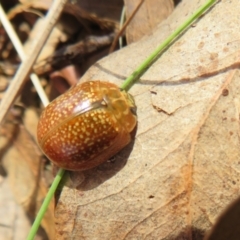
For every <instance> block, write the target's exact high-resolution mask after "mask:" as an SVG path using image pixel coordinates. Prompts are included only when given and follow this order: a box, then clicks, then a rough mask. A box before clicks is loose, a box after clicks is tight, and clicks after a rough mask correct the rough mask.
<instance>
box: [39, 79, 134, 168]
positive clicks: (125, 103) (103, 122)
mask: <svg viewBox="0 0 240 240" xmlns="http://www.w3.org/2000/svg"><path fill="white" fill-rule="evenodd" d="M135 110H136V106H135V103H134V100H133V98H132V96H131V95H130V94H128V93H127V92H125V91H121V90H120V89H119V87H117V86H116V85H115V84H112V83H109V82H102V81H90V82H84V83H81V84H78V85H76V86H74V87H72V88H71V89H69V90H68V91H67V92H66V93H64V94H63V95H61V96H59V97H58V98H56V99H55V100H54V101H53V102H51V103H50V104H49V105H48V106H47V107H46V108H45V109H44V111H43V113H42V115H41V117H40V120H39V123H38V128H37V137H38V142H39V145H40V147H41V149H42V150H43V152H44V153H45V154H46V155H47V157H48V158H49V159H50V160H51V161H52V162H53V163H54V164H55V165H56V166H58V167H60V168H64V169H68V170H72V171H80V170H86V169H89V168H93V167H96V166H98V165H99V164H101V163H103V162H104V161H106V160H108V159H109V158H111V157H112V156H114V155H115V154H116V153H117V152H119V151H120V150H121V149H122V148H123V147H125V146H126V145H127V144H128V143H129V142H130V141H131V135H130V133H131V132H132V130H133V129H134V128H135V126H136V123H137V117H136V114H135Z"/></svg>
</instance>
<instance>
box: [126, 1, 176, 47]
mask: <svg viewBox="0 0 240 240" xmlns="http://www.w3.org/2000/svg"><path fill="white" fill-rule="evenodd" d="M139 3H140V0H125V7H126V16H127V18H129V17H130V16H131V14H132V13H133V11H134V10H135V8H136V7H137V6H138V4H139ZM173 10H174V3H173V1H172V0H168V1H166V0H147V1H144V2H143V4H142V6H141V7H140V9H139V10H138V12H137V13H136V15H135V16H134V18H133V19H132V21H131V22H130V24H129V25H128V27H127V31H126V37H127V42H128V44H130V43H133V42H137V41H138V40H140V39H141V38H142V37H144V36H146V35H148V34H151V33H153V32H154V30H155V28H156V26H157V25H158V24H160V23H161V22H162V21H163V20H164V19H166V18H167V17H168V16H169V15H170V14H171V13H172V11H173Z"/></svg>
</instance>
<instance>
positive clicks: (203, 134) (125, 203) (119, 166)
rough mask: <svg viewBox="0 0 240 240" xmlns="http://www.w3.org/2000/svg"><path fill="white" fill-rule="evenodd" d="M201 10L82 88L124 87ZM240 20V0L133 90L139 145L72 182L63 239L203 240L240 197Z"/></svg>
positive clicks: (207, 19) (181, 9)
mask: <svg viewBox="0 0 240 240" xmlns="http://www.w3.org/2000/svg"><path fill="white" fill-rule="evenodd" d="M203 3H205V0H202V1H197V0H196V1H187V0H185V1H183V2H181V3H180V4H179V5H178V7H177V8H176V10H175V12H174V13H173V14H172V15H171V16H170V17H169V18H168V20H167V21H165V22H164V23H163V24H161V25H160V26H159V28H158V29H156V30H155V32H154V34H153V35H152V36H150V37H146V38H144V39H142V40H141V41H140V42H138V43H136V44H132V45H130V46H129V47H126V48H124V49H123V50H121V51H119V52H116V53H114V54H112V55H110V56H109V57H108V58H105V59H103V60H102V61H100V62H99V63H96V64H95V65H94V66H93V67H92V68H91V69H90V70H89V71H88V72H87V73H86V74H85V76H84V77H83V80H85V81H86V80H91V79H94V80H97V79H102V80H108V81H111V82H115V83H117V84H119V85H121V83H122V82H123V79H125V77H126V76H128V75H129V74H131V73H132V72H133V70H134V69H135V68H136V67H137V66H138V65H139V64H140V63H141V62H142V61H143V60H144V59H145V58H146V57H147V56H148V55H149V54H150V53H151V52H152V51H153V50H154V49H155V48H156V46H158V45H159V43H161V42H162V41H163V40H164V39H165V38H166V37H167V36H169V34H170V33H172V32H173V30H174V29H176V28H177V26H179V25H180V24H181V23H182V22H184V20H185V19H186V18H187V17H188V16H190V15H191V14H192V13H193V11H195V10H196V9H197V8H198V7H199V6H200V5H202V4H203ZM239 11H240V5H239V1H238V0H232V1H226V0H225V1H224V0H223V1H220V2H219V3H218V4H217V5H216V6H215V7H213V8H212V9H211V11H209V12H208V13H207V14H205V16H203V17H202V18H201V19H200V20H199V21H198V22H196V23H195V25H194V27H192V28H190V29H189V30H188V31H187V32H186V33H185V34H184V35H183V36H182V37H181V38H180V39H179V40H178V41H176V42H175V43H174V44H173V45H172V46H171V47H170V48H169V49H168V50H167V51H166V52H165V53H164V54H163V55H162V56H161V58H159V59H158V60H157V61H156V62H155V63H154V65H153V66H152V67H151V68H150V69H149V70H148V71H147V72H146V73H145V74H144V75H143V76H142V77H141V81H139V82H137V83H136V84H135V85H134V86H133V87H132V88H131V90H130V92H131V93H132V94H133V95H134V96H135V100H136V104H137V107H138V110H137V114H138V128H137V134H136V138H135V141H134V143H132V145H131V146H128V147H127V148H125V149H124V150H123V151H121V152H120V153H119V154H118V155H117V156H116V157H115V161H114V162H107V163H105V164H103V165H101V166H99V167H98V168H95V169H92V170H89V171H85V172H80V173H70V174H69V178H68V181H67V183H66V186H65V187H64V188H63V190H62V193H61V195H60V198H59V199H58V203H57V208H56V222H57V224H56V226H57V237H56V239H202V238H203V234H204V233H205V231H206V230H208V229H209V228H210V227H211V226H212V224H213V223H214V222H215V219H216V218H217V216H218V215H219V213H220V211H221V210H222V209H223V208H224V207H225V206H226V205H227V204H228V203H229V202H230V201H232V200H233V199H234V198H236V197H237V196H239V194H240V190H239V171H240V161H239V158H240V148H239V146H240V140H239V139H240V138H239V111H240V85H239V77H240V74H239V70H238V69H237V68H236V66H234V63H235V62H234V61H235V60H236V59H238V56H239V52H238V51H239V49H240V41H239V39H240V31H239ZM226 16H228V17H227V18H226ZM238 61H239V60H238ZM210 67H211V68H210ZM208 71H210V72H208ZM204 75H205V77H203V76H204ZM201 76H202V77H201ZM186 79H188V81H187V82H186ZM161 82H162V84H161Z"/></svg>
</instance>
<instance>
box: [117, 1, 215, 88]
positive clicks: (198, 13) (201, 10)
mask: <svg viewBox="0 0 240 240" xmlns="http://www.w3.org/2000/svg"><path fill="white" fill-rule="evenodd" d="M215 2H216V0H208V1H207V2H206V3H205V4H204V5H203V6H201V7H200V8H199V9H198V10H197V11H196V12H195V13H193V15H191V16H190V17H189V18H188V19H187V20H186V21H185V22H184V23H183V24H182V25H181V26H180V27H179V28H177V29H176V30H175V31H174V32H173V33H172V34H171V35H170V36H169V37H168V38H167V39H165V41H163V42H162V43H161V44H160V45H159V46H158V47H157V48H156V49H155V50H154V52H153V53H152V54H151V55H150V56H149V57H148V58H147V59H146V60H145V61H144V62H143V63H142V64H140V66H139V67H138V68H137V69H136V70H135V71H134V72H133V73H132V74H131V75H130V76H129V77H128V78H127V79H126V80H125V81H124V83H123V84H122V86H121V89H123V90H128V89H129V88H130V87H131V86H132V85H133V83H134V82H135V81H137V80H138V79H139V78H140V76H141V75H142V74H143V73H144V72H145V71H146V70H147V68H148V67H149V66H151V65H152V64H153V62H154V61H155V60H156V58H157V57H159V55H160V54H162V53H163V51H164V50H165V49H166V48H167V47H169V46H170V44H171V43H172V42H173V40H175V39H176V38H177V37H178V36H179V35H180V34H181V33H183V32H184V31H185V30H186V29H187V28H188V27H189V26H190V25H191V24H192V23H193V22H194V21H195V20H196V19H197V18H199V17H200V16H201V15H202V14H203V13H204V12H205V11H207V10H208V9H209V8H210V7H211V6H212V5H213V4H214V3H215Z"/></svg>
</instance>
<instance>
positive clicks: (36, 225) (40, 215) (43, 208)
mask: <svg viewBox="0 0 240 240" xmlns="http://www.w3.org/2000/svg"><path fill="white" fill-rule="evenodd" d="M64 172H65V170H64V169H61V168H60V169H59V171H58V173H57V175H56V177H55V178H54V181H53V183H52V185H51V187H50V189H49V191H48V193H47V196H46V197H45V199H44V201H43V203H42V206H41V208H40V209H39V211H38V214H37V216H36V218H35V221H34V223H33V225H32V227H31V230H30V232H29V234H28V237H27V240H33V239H34V237H35V235H36V233H37V230H38V228H39V226H40V224H41V221H42V219H43V216H44V214H45V212H46V211H47V209H48V206H49V203H50V201H51V200H52V197H53V195H54V193H55V191H56V189H57V187H58V184H59V183H60V181H61V179H62V177H63V175H64Z"/></svg>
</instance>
